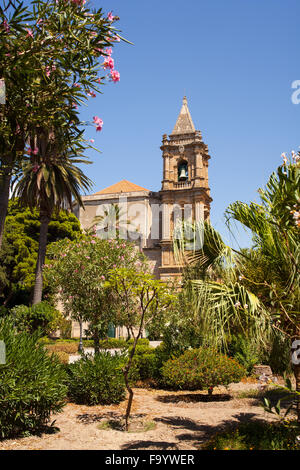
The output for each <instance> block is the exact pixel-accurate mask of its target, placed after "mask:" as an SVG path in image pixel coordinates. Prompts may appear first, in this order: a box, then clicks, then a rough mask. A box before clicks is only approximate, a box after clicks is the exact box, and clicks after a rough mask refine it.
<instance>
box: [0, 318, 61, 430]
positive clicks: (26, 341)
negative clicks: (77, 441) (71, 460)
mask: <svg viewBox="0 0 300 470" xmlns="http://www.w3.org/2000/svg"><path fill="white" fill-rule="evenodd" d="M0 340H2V341H4V342H5V345H6V364H4V365H0V437H1V438H8V437H12V436H15V435H19V434H22V433H24V432H34V431H36V430H38V429H40V428H41V427H43V426H44V425H46V424H48V423H49V420H50V415H51V414H52V413H58V412H60V411H61V410H62V408H63V406H64V405H65V398H66V394H67V387H66V385H65V384H64V382H65V377H66V376H65V371H64V369H63V367H62V365H61V364H60V362H59V360H58V358H57V357H56V356H54V355H52V356H49V355H48V354H47V352H46V351H45V350H44V348H43V346H42V344H39V343H38V334H37V333H33V334H29V333H27V332H26V331H22V332H17V331H16V330H15V329H14V327H13V323H12V320H11V319H10V318H8V319H1V320H0Z"/></svg>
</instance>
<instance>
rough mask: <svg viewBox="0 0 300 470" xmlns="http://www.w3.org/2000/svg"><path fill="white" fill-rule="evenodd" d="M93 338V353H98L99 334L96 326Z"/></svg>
mask: <svg viewBox="0 0 300 470" xmlns="http://www.w3.org/2000/svg"><path fill="white" fill-rule="evenodd" d="M93 340H94V350H95V354H99V352H100V336H99V330H98V328H97V326H96V328H95V330H94V335H93Z"/></svg>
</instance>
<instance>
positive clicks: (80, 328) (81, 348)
mask: <svg viewBox="0 0 300 470" xmlns="http://www.w3.org/2000/svg"><path fill="white" fill-rule="evenodd" d="M78 351H79V352H83V343H82V320H79V345H78Z"/></svg>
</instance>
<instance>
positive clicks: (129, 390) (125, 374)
mask: <svg viewBox="0 0 300 470" xmlns="http://www.w3.org/2000/svg"><path fill="white" fill-rule="evenodd" d="M139 337H140V331H139V334H138V335H137V336H136V338H135V339H134V343H133V346H132V350H131V353H130V356H129V360H128V363H127V365H126V366H125V367H124V370H123V374H124V379H125V385H126V388H127V391H128V393H129V398H128V403H127V408H126V414H125V431H128V420H129V416H130V411H131V406H132V400H133V390H132V388H131V387H130V385H129V380H128V375H129V371H130V367H131V364H132V359H133V356H134V353H135V348H136V345H137V342H138V339H139Z"/></svg>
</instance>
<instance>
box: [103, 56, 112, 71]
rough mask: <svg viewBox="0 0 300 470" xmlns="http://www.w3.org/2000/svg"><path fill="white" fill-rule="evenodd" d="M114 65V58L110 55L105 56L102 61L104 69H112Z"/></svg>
mask: <svg viewBox="0 0 300 470" xmlns="http://www.w3.org/2000/svg"><path fill="white" fill-rule="evenodd" d="M114 66H115V62H114V59H113V58H112V57H106V58H105V59H104V62H103V68H104V69H113V68H114Z"/></svg>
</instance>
